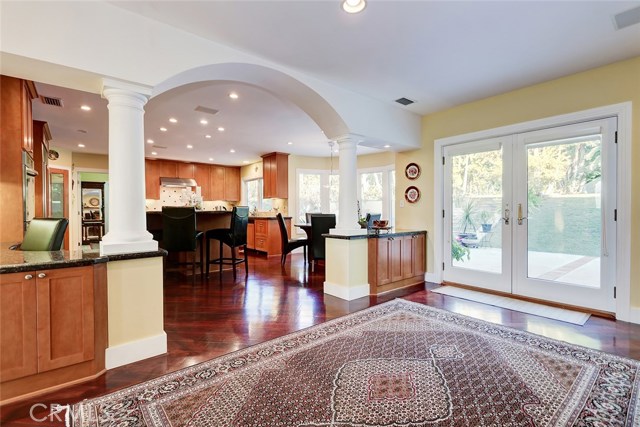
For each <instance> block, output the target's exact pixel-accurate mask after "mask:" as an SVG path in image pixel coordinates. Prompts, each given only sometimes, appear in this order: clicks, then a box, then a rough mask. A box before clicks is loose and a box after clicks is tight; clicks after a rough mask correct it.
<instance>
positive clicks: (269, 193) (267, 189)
mask: <svg viewBox="0 0 640 427" xmlns="http://www.w3.org/2000/svg"><path fill="white" fill-rule="evenodd" d="M274 160H275V159H274V157H273V156H271V155H269V156H265V157H263V158H262V197H264V198H265V199H269V198H272V197H275V195H274V194H275V179H274V172H275V169H274V168H275V161H274Z"/></svg>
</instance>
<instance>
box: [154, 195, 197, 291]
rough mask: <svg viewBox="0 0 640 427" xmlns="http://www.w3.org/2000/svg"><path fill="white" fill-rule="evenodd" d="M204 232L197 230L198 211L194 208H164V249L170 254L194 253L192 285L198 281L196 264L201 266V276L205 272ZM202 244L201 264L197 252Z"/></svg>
mask: <svg viewBox="0 0 640 427" xmlns="http://www.w3.org/2000/svg"><path fill="white" fill-rule="evenodd" d="M203 235H204V233H203V232H202V231H198V230H196V209H195V208H193V207H177V206H163V207H162V247H163V248H164V249H166V250H167V251H168V252H192V253H193V258H192V261H191V273H192V283H195V280H196V264H200V276H201V277H202V273H203V272H204V264H203V262H204V247H203V246H202V236H203ZM198 243H200V262H197V261H196V250H197V248H198Z"/></svg>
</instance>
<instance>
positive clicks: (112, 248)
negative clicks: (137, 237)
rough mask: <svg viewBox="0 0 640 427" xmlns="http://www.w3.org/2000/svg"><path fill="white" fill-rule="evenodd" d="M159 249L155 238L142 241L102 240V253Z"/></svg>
mask: <svg viewBox="0 0 640 427" xmlns="http://www.w3.org/2000/svg"><path fill="white" fill-rule="evenodd" d="M157 250H158V242H156V241H155V240H146V241H142V242H105V241H102V242H100V255H116V254H130V253H136V252H153V251H157Z"/></svg>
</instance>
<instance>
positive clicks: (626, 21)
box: [613, 6, 640, 30]
mask: <svg viewBox="0 0 640 427" xmlns="http://www.w3.org/2000/svg"><path fill="white" fill-rule="evenodd" d="M613 21H614V23H615V25H616V29H618V30H621V29H623V28H625V27H630V26H632V25H635V24H638V23H640V6H638V7H634V8H633V9H630V10H627V11H626V12H621V13H618V14H617V15H615V16H614V17H613Z"/></svg>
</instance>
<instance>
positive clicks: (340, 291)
mask: <svg viewBox="0 0 640 427" xmlns="http://www.w3.org/2000/svg"><path fill="white" fill-rule="evenodd" d="M324 293H325V294H327V295H332V296H334V297H338V298H340V299H343V300H347V301H353V300H354V299H358V298H362V297H367V296H369V284H368V283H365V284H363V285H353V284H350V285H349V286H343V285H338V284H336V283H330V282H324Z"/></svg>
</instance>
